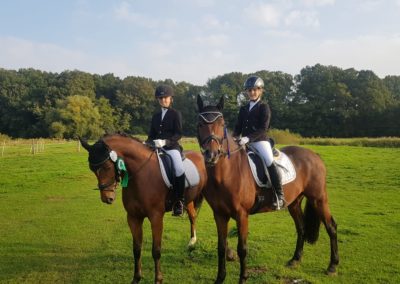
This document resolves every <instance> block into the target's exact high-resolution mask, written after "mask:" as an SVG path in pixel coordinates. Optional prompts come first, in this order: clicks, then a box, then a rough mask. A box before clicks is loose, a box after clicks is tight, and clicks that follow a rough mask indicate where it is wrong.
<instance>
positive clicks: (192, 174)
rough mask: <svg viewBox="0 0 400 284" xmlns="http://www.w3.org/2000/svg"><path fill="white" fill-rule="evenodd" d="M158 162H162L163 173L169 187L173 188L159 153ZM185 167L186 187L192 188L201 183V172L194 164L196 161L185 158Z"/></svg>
mask: <svg viewBox="0 0 400 284" xmlns="http://www.w3.org/2000/svg"><path fill="white" fill-rule="evenodd" d="M157 158H158V163H159V164H160V170H161V175H162V177H163V180H164V182H165V184H166V185H167V187H168V188H172V182H171V181H170V180H169V178H168V175H167V172H166V170H165V167H164V163H163V162H162V161H161V158H160V155H159V154H158V153H157ZM183 168H184V170H185V176H186V178H185V188H190V187H194V186H196V185H198V184H199V183H200V174H199V172H198V170H197V168H196V166H195V165H194V163H193V162H192V161H191V160H190V159H189V158H185V159H184V160H183Z"/></svg>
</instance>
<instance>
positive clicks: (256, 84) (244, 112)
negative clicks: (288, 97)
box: [233, 76, 286, 210]
mask: <svg viewBox="0 0 400 284" xmlns="http://www.w3.org/2000/svg"><path fill="white" fill-rule="evenodd" d="M244 89H245V91H246V92H247V94H248V96H249V98H250V102H249V103H248V104H246V105H244V106H242V107H241V108H240V111H239V115H238V120H237V123H236V126H235V130H234V133H233V136H235V137H237V138H238V137H239V135H241V138H240V139H239V138H238V139H237V140H238V141H239V144H240V145H241V146H243V145H245V144H247V143H249V142H250V145H251V146H252V147H254V148H255V149H256V150H257V152H258V153H259V154H260V155H261V157H262V158H263V160H264V163H265V165H266V166H267V167H268V171H269V173H270V177H271V183H272V185H273V187H274V189H275V191H276V195H277V197H278V200H277V201H275V202H274V206H275V208H276V209H278V210H279V209H281V208H282V207H283V206H285V203H286V202H285V199H284V196H283V189H282V182H281V176H280V173H279V172H278V168H277V166H276V164H275V162H274V158H273V154H272V148H271V144H270V142H269V139H268V137H267V130H268V129H269V123H270V118H271V110H270V108H269V106H268V104H267V103H265V102H263V101H262V100H261V96H262V94H263V92H264V81H263V80H262V79H261V78H260V77H258V76H250V77H248V78H247V80H246V81H245V83H244Z"/></svg>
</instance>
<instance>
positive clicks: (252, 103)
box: [249, 98, 260, 110]
mask: <svg viewBox="0 0 400 284" xmlns="http://www.w3.org/2000/svg"><path fill="white" fill-rule="evenodd" d="M259 101H260V98H258V99H257V100H256V101H250V106H249V110H251V109H252V108H253V107H254V106H255V105H256V104H257V103H258V102H259Z"/></svg>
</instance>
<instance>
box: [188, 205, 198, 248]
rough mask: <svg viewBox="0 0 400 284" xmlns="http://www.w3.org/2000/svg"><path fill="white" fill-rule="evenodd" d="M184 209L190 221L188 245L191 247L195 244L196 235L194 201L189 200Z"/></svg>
mask: <svg viewBox="0 0 400 284" xmlns="http://www.w3.org/2000/svg"><path fill="white" fill-rule="evenodd" d="M186 211H187V213H188V216H189V221H190V240H189V244H188V247H189V248H190V247H193V246H194V245H195V244H196V241H197V236H196V208H195V206H194V202H193V201H192V202H190V203H189V204H188V205H187V208H186Z"/></svg>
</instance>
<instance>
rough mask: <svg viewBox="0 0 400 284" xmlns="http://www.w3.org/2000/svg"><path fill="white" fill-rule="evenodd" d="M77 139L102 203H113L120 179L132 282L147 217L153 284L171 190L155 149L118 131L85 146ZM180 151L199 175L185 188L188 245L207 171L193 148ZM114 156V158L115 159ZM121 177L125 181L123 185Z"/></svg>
mask: <svg viewBox="0 0 400 284" xmlns="http://www.w3.org/2000/svg"><path fill="white" fill-rule="evenodd" d="M80 141H81V144H82V146H83V147H84V148H85V149H86V150H87V151H88V152H89V167H90V169H91V170H92V171H93V172H94V174H95V175H96V177H97V181H98V189H99V190H100V195H101V200H102V201H103V202H104V203H107V204H111V203H113V201H114V200H115V196H116V189H117V186H118V184H119V181H120V179H122V182H121V184H122V185H123V189H122V202H123V205H124V208H125V210H126V213H127V221H128V225H129V228H130V231H131V234H132V239H133V256H134V274H133V280H132V283H139V281H140V279H141V278H142V268H141V267H142V264H141V249H142V239H143V228H142V225H143V221H144V219H145V218H148V219H149V221H150V224H151V231H152V239H153V245H152V256H153V260H154V266H155V276H154V283H162V281H163V276H162V273H161V269H160V257H161V239H162V232H163V217H164V214H165V212H166V211H170V210H171V207H172V204H171V196H173V192H171V190H169V189H168V187H167V186H166V185H165V182H164V181H163V178H162V174H161V172H160V168H159V161H158V158H157V154H156V152H155V150H154V149H151V148H150V147H148V146H147V145H144V144H143V143H142V142H141V141H140V140H139V139H137V138H133V137H128V136H126V135H121V134H112V135H105V136H104V137H102V138H101V139H99V140H98V141H97V142H96V143H95V144H93V145H89V144H88V143H87V142H86V141H85V140H83V139H81V138H80ZM184 153H185V156H186V158H188V159H190V160H191V161H192V162H193V163H194V165H195V166H196V168H197V170H198V172H199V176H200V180H199V184H198V185H197V186H194V187H191V188H189V189H186V190H185V202H186V204H187V212H188V216H189V219H190V222H191V239H190V242H189V245H194V243H195V242H196V231H195V218H196V208H195V207H198V206H199V204H201V201H202V199H203V197H202V195H201V192H202V189H203V187H204V186H205V184H206V181H207V174H206V168H205V165H204V158H203V156H202V155H201V153H198V152H197V153H196V152H193V151H189V152H184ZM113 156H114V157H113ZM117 157H118V160H116V159H117ZM120 160H122V161H123V163H124V165H125V169H126V171H125V172H120V171H119V168H120V167H119V166H118V165H117V164H119V163H120ZM124 178H125V182H126V183H127V184H125V185H124ZM169 201H170V202H169Z"/></svg>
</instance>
